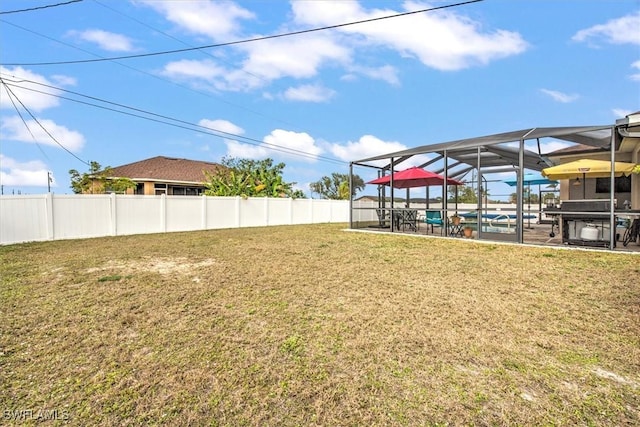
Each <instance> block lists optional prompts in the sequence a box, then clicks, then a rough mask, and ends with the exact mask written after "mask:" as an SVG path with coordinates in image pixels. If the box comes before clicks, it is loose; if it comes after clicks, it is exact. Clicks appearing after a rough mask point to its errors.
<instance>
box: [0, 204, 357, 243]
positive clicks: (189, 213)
mask: <svg viewBox="0 0 640 427" xmlns="http://www.w3.org/2000/svg"><path fill="white" fill-rule="evenodd" d="M348 221H349V202H347V201H338V200H313V199H297V200H292V199H280V198H273V199H271V198H262V197H259V198H249V199H241V198H240V197H191V196H165V195H162V196H132V195H126V196H125V195H113V194H111V195H104V194H100V195H88V194H85V195H77V194H76V195H54V194H45V195H33V196H0V244H10V243H20V242H28V241H40V240H52V239H75V238H86V237H101V236H115V235H131V234H147V233H162V232H173V231H191V230H205V229H220V228H236V227H258V226H268V225H286V224H310V223H320V222H348Z"/></svg>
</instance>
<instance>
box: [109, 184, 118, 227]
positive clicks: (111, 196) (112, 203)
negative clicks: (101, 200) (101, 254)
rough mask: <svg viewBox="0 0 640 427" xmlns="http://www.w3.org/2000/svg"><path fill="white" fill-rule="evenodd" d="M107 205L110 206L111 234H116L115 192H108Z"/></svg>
mask: <svg viewBox="0 0 640 427" xmlns="http://www.w3.org/2000/svg"><path fill="white" fill-rule="evenodd" d="M109 207H110V208H111V235H112V236H116V235H117V234H118V217H117V216H116V215H117V212H118V210H117V209H116V193H111V194H109Z"/></svg>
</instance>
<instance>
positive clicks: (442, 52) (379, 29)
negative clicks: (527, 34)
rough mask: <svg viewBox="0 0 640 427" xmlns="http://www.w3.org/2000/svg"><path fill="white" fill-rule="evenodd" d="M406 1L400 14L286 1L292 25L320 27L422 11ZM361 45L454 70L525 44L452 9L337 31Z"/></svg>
mask: <svg viewBox="0 0 640 427" xmlns="http://www.w3.org/2000/svg"><path fill="white" fill-rule="evenodd" d="M427 7H428V5H427V4H424V3H418V2H412V1H406V2H404V3H403V7H402V10H401V11H396V10H390V9H385V10H382V9H370V10H365V9H363V8H362V7H361V6H360V4H358V3H357V2H340V3H338V2H292V8H293V12H294V16H295V20H296V22H297V23H298V24H305V25H312V26H322V25H335V24H340V23H345V22H352V21H361V20H366V19H372V18H379V17H383V16H388V15H393V14H397V13H399V12H407V11H414V10H420V9H425V8H427ZM338 31H340V32H341V33H343V34H349V35H351V36H354V37H355V39H353V40H352V41H353V42H354V43H356V42H357V43H358V44H360V45H363V46H373V47H385V48H389V49H394V50H396V51H397V52H398V53H399V54H400V55H403V56H409V57H416V58H418V59H419V60H420V61H421V62H422V63H423V64H425V65H426V66H428V67H431V68H435V69H438V70H445V71H448V70H459V69H464V68H469V67H471V66H474V65H477V64H487V63H489V62H490V61H493V60H495V59H499V58H504V57H508V56H511V55H516V54H519V53H522V52H524V51H525V50H526V48H527V43H526V42H525V41H524V40H523V39H522V37H521V36H520V34H518V33H516V32H511V31H506V30H494V31H491V32H489V31H483V30H482V28H481V25H480V24H479V23H478V22H475V21H473V20H471V19H470V18H467V17H464V16H462V15H459V14H457V13H456V12H453V11H442V10H441V11H435V12H431V13H421V14H415V15H409V16H403V17H399V18H393V19H385V20H380V21H374V22H368V23H363V24H358V25H351V26H345V27H341V28H339V29H338Z"/></svg>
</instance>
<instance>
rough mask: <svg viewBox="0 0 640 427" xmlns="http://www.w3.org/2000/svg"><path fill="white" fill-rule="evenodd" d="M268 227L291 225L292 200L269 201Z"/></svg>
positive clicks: (267, 212)
mask: <svg viewBox="0 0 640 427" xmlns="http://www.w3.org/2000/svg"><path fill="white" fill-rule="evenodd" d="M267 200H268V202H267V211H266V215H267V225H288V224H291V202H292V201H293V200H292V199H267Z"/></svg>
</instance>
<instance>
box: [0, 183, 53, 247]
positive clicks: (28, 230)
mask: <svg viewBox="0 0 640 427" xmlns="http://www.w3.org/2000/svg"><path fill="white" fill-rule="evenodd" d="M1 200H2V203H0V242H2V243H4V242H8V243H17V242H33V241H38V240H48V239H50V238H52V237H53V235H49V229H50V228H51V227H50V226H49V224H48V217H49V215H48V214H47V212H48V209H47V208H48V207H50V206H51V198H50V197H47V196H46V195H40V196H3V197H2V199H1Z"/></svg>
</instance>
